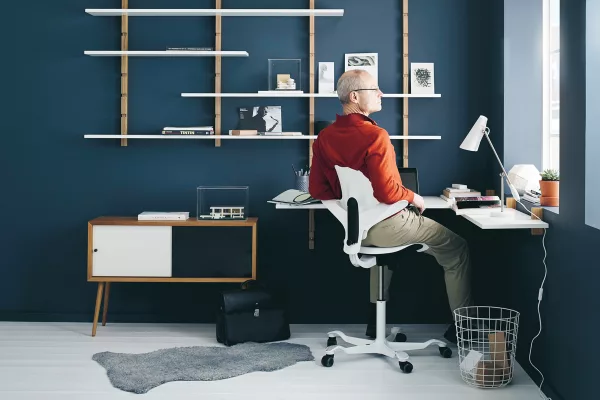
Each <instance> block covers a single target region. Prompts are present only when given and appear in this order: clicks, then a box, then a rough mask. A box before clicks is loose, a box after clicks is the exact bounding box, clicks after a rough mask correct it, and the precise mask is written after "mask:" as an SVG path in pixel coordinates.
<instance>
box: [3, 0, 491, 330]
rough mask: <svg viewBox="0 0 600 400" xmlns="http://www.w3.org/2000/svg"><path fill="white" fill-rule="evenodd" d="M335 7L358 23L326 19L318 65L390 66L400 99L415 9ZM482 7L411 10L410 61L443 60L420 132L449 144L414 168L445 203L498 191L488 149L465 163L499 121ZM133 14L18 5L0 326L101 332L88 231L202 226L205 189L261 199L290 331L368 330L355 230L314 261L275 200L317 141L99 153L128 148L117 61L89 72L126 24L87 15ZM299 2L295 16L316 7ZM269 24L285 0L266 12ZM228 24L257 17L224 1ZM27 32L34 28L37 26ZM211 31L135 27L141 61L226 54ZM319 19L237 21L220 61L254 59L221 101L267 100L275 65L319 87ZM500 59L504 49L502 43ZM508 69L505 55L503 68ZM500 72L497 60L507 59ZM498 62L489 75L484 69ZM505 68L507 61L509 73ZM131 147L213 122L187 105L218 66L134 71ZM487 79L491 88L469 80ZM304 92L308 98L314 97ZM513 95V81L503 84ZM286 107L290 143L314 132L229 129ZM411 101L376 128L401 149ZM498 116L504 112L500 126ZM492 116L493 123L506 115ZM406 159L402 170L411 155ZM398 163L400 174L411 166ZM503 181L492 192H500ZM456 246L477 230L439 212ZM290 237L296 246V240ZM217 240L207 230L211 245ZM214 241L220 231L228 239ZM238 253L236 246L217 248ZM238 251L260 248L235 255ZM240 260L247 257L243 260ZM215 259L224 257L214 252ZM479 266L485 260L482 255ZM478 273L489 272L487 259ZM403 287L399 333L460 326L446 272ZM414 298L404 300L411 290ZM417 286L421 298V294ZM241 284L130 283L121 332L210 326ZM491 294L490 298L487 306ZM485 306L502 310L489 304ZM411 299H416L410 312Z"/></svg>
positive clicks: (326, 114)
mask: <svg viewBox="0 0 600 400" xmlns="http://www.w3.org/2000/svg"><path fill="white" fill-rule="evenodd" d="M317 3H318V6H319V7H320V8H345V10H346V14H345V16H344V17H342V18H317V22H316V61H317V62H319V61H334V62H335V63H336V79H337V77H339V74H340V73H341V72H342V70H343V59H344V53H347V52H378V53H379V55H380V69H379V77H380V86H381V88H382V89H383V91H384V92H401V89H402V86H401V78H402V75H401V74H402V10H401V2H399V1H397V0H378V1H377V2H371V3H369V2H365V1H362V0H351V1H342V0H322V1H321V0H320V1H318V2H317ZM480 3H481V2H477V1H475V0H455V1H447V0H427V1H419V2H411V4H410V10H409V11H410V25H409V28H410V38H409V40H410V48H409V52H410V61H411V62H434V63H435V85H436V90H437V91H438V92H439V93H441V94H442V97H441V98H440V99H415V100H411V101H410V110H409V113H410V133H411V134H420V133H424V134H439V135H442V140H439V141H412V142H410V147H409V155H410V165H411V166H416V167H418V168H419V170H420V178H421V186H422V193H423V194H426V195H436V194H439V193H440V191H441V190H442V189H443V188H444V187H446V186H447V185H448V184H450V183H453V182H457V181H460V182H463V183H468V184H469V185H471V186H473V187H477V188H479V189H481V190H484V189H486V188H489V187H492V186H493V185H495V182H496V179H494V178H493V174H492V173H491V172H492V171H493V168H494V167H493V159H491V158H490V155H491V153H489V149H485V150H484V149H483V147H482V151H481V152H479V153H467V152H461V151H459V149H458V146H459V144H460V142H461V141H462V139H463V137H464V135H465V134H466V132H468V130H469V129H470V127H471V125H472V124H473V122H474V121H475V119H476V118H477V116H478V115H479V114H480V113H487V112H492V113H497V114H498V115H499V116H500V118H496V119H495V120H494V122H492V120H490V123H494V124H501V111H500V112H498V111H497V110H498V105H499V104H500V105H501V101H500V103H498V102H497V101H496V100H494V99H495V96H497V95H498V91H497V90H496V89H497V88H498V87H501V85H496V87H495V88H492V90H490V87H489V85H488V83H489V82H490V79H492V77H493V76H494V74H496V75H497V71H496V68H497V66H498V65H501V60H500V59H499V58H497V56H498V53H497V50H498V49H501V47H500V45H498V46H482V43H485V42H486V40H487V38H489V37H490V36H488V35H492V34H493V33H490V32H489V30H487V29H486V26H487V25H486V23H484V21H488V20H492V18H491V13H492V12H493V11H494V10H493V7H487V6H482V5H481V4H480ZM120 4H121V2H120V1H119V0H89V1H87V2H86V3H85V4H83V3H82V2H81V1H78V0H64V1H60V2H48V1H42V0H39V1H35V2H33V3H32V2H28V3H27V5H25V4H21V3H18V2H12V3H9V4H8V5H6V6H5V8H4V11H5V13H6V15H11V18H9V19H7V21H5V23H4V28H5V29H7V31H8V32H10V31H12V32H18V34H16V35H15V36H14V40H10V41H6V43H5V46H6V47H5V48H6V50H7V52H10V54H14V57H12V59H13V60H14V63H12V64H11V65H13V67H11V68H10V69H9V70H6V71H4V79H3V81H4V82H5V83H4V88H5V93H6V94H7V96H6V99H7V101H6V102H5V105H4V111H5V112H6V117H5V118H3V125H4V140H3V145H2V146H1V147H0V152H1V157H0V164H1V166H2V168H1V171H3V172H2V178H3V179H2V181H3V188H4V190H3V196H0V205H1V208H2V210H4V213H5V214H4V220H3V223H2V224H1V225H0V255H1V256H0V260H1V261H0V263H1V264H0V271H1V279H0V319H18V320H20V319H33V320H73V321H90V320H91V317H92V311H93V304H94V299H95V291H96V285H95V284H92V283H87V282H86V248H87V247H86V245H87V230H86V228H87V225H86V224H87V221H89V220H91V219H93V218H95V217H97V216H101V215H136V214H138V213H139V212H141V211H144V210H160V209H163V210H190V211H192V212H193V213H194V212H195V207H196V206H195V204H196V203H195V202H196V191H195V188H196V186H198V185H208V184H216V185H249V186H250V188H251V189H250V196H251V199H250V211H251V214H252V215H254V216H257V217H259V229H258V232H259V235H258V253H259V256H258V257H259V262H258V274H259V278H260V279H263V280H265V281H266V282H267V283H268V284H271V285H273V286H275V287H278V288H282V289H285V290H287V293H288V299H289V302H290V303H289V304H290V308H289V309H290V313H291V314H290V315H291V319H292V322H305V323H311V322H313V323H319V322H327V323H333V322H358V323H360V322H364V321H365V318H366V310H367V302H368V272H367V271H364V270H359V269H356V268H353V267H352V266H351V265H350V263H349V262H348V259H347V257H346V256H345V255H344V254H343V252H342V249H341V239H340V238H341V235H342V231H341V227H340V226H339V225H338V224H337V222H335V221H334V220H333V218H332V217H331V216H329V215H328V214H327V213H326V212H324V211H322V212H318V213H317V218H316V219H317V221H316V224H317V233H316V235H317V236H316V249H315V250H313V251H310V250H308V244H307V237H308V235H307V227H308V214H307V212H305V211H276V210H275V209H274V208H273V206H272V205H270V204H267V203H266V201H267V200H268V199H270V198H272V197H273V196H274V195H275V194H277V193H279V192H281V191H283V190H285V189H287V188H289V187H291V186H292V185H293V176H292V174H291V171H292V170H291V164H292V163H294V164H296V165H300V164H302V163H305V162H306V161H307V155H308V148H307V143H306V142H305V141H293V140H292V141H288V140H285V141H283V140H282V141H276V140H269V141H254V140H248V141H223V143H222V147H220V148H215V147H214V146H213V143H211V142H210V141H180V140H172V141H169V140H148V141H143V140H138V141H134V140H130V141H129V146H127V147H121V146H119V143H118V141H116V140H115V141H111V140H86V139H84V138H83V135H84V134H89V133H95V134H116V133H119V123H120V118H119V114H120V103H119V93H120V67H119V65H120V60H119V58H116V57H115V58H111V57H108V58H98V57H88V56H84V55H83V52H84V50H116V49H119V48H120V18H118V17H114V18H113V17H92V16H89V15H87V14H85V13H84V8H120ZM307 4H308V2H307V1H303V0H294V1H287V2H285V7H289V8H305V7H306V6H307ZM252 6H253V7H257V8H279V7H283V6H284V5H283V4H282V2H281V1H275V0H261V1H258V2H254V3H253V4H252ZM130 7H131V8H154V7H156V8H173V7H177V8H212V7H213V2H212V1H209V0H178V1H177V2H173V1H167V0H162V1H159V0H152V1H150V0H148V1H143V2H142V1H140V0H132V1H130ZM224 7H226V8H246V7H248V4H247V2H245V1H241V0H238V1H233V0H225V1H224ZM24 24H25V25H26V26H27V29H25V30H24V29H23V26H25V25H24ZM214 24H215V23H214V18H191V17H190V18H187V17H186V18H164V17H161V18H141V17H138V18H135V17H131V18H130V35H129V39H130V42H129V44H130V49H131V50H141V49H154V50H161V49H164V48H165V47H167V46H212V45H213V44H214ZM308 24H309V23H308V18H290V17H287V18H279V19H277V18H230V19H227V18H226V19H224V20H223V32H224V33H223V48H224V49H226V50H247V51H249V53H250V57H248V58H227V59H223V90H224V91H226V92H230V91H235V92H253V91H257V90H259V89H265V88H266V84H267V59H268V58H288V57H289V58H302V60H303V64H302V67H303V71H304V73H305V75H304V77H305V78H306V79H307V78H308V75H307V73H308V65H307V62H308V51H309V45H308V43H309V36H308ZM498 43H500V42H498ZM500 56H501V53H500ZM494 57H495V58H494ZM480 60H488V62H489V63H490V65H491V67H490V68H479V67H474V61H480ZM494 60H495V61H494ZM129 63H130V64H129V68H130V81H129V83H130V85H129V132H130V133H131V134H158V133H159V132H160V129H161V128H162V127H163V126H167V125H196V124H202V125H204V124H208V125H212V124H213V121H214V119H213V113H214V101H213V99H210V98H209V99H189V98H182V97H181V96H180V94H181V93H182V92H213V91H214V86H213V73H214V59H212V58H206V59H201V58H130V59H129ZM473 74H475V76H477V77H478V79H476V80H474V79H471V76H472V75H473ZM306 79H304V80H303V82H304V84H303V86H304V88H303V89H305V90H307V89H308V82H307V80H306ZM497 82H499V81H497ZM268 104H274V105H281V106H282V107H283V124H284V126H285V129H286V130H302V131H306V130H307V126H308V124H307V117H308V100H306V99H255V100H253V99H224V100H223V129H224V130H227V129H231V128H232V127H234V125H235V121H236V118H237V117H236V109H237V107H240V106H253V105H268ZM316 104H317V105H316V117H317V119H333V118H335V113H336V112H340V107H339V106H338V104H337V102H336V100H335V99H317V101H316ZM401 108H402V101H401V100H397V99H386V100H385V101H384V110H383V111H382V112H380V113H378V114H375V115H373V117H374V118H376V119H377V120H378V121H379V122H380V124H381V125H382V126H383V127H385V128H386V129H387V130H388V131H389V133H390V134H401V126H402V125H401V124H402V117H401ZM490 110H492V111H490ZM494 110H495V111H494ZM398 146H399V147H398V149H397V153H398V155H400V154H401V147H400V146H401V143H400V142H399V143H398ZM399 162H400V161H399ZM490 177H492V179H490ZM429 216H430V217H432V218H436V219H439V220H441V221H445V223H447V224H448V225H449V226H451V227H452V228H453V229H455V230H456V231H457V232H459V233H464V234H465V235H466V236H467V237H469V238H472V239H473V240H475V242H474V243H475V244H477V242H476V240H478V239H477V236H478V235H480V232H478V231H477V230H476V229H473V227H472V226H470V225H469V224H468V223H466V222H465V221H464V220H462V219H458V218H456V217H453V216H450V215H449V213H447V212H446V213H445V214H444V212H439V211H438V212H436V211H430V214H429ZM284 232H285V233H284ZM211 233H212V231H208V230H206V231H204V232H203V233H202V234H203V235H210V234H211ZM216 234H217V233H215V235H216ZM219 234H221V235H222V236H221V237H222V240H223V242H225V243H226V241H227V240H228V237H227V234H226V233H222V232H221V233H219ZM231 242H232V243H231V246H232V250H231V252H232V253H234V252H235V251H236V249H240V248H242V249H243V248H245V247H244V246H245V244H242V243H237V242H235V241H231ZM238 246H239V247H238ZM210 251H211V248H207V247H203V246H202V243H201V242H200V244H199V245H198V248H197V251H196V252H195V257H194V256H190V257H188V260H187V261H189V263H190V264H192V265H194V264H198V265H199V266H201V264H202V261H203V257H204V256H205V255H206V254H209V253H210ZM213 256H214V254H213ZM481 257H483V258H485V257H486V256H485V255H482V256H481ZM476 260H477V258H476ZM414 262H415V263H416V264H415V265H418V268H413V267H414V266H413V265H411V268H407V269H406V270H404V271H403V272H402V274H401V275H400V278H401V279H397V280H395V282H394V283H393V285H394V288H393V290H395V291H398V290H400V289H402V290H403V291H404V292H403V296H404V297H403V296H396V298H395V300H393V302H395V303H394V304H392V306H391V308H392V315H393V318H395V319H397V320H401V321H402V322H407V323H408V322H440V321H448V320H449V316H450V313H449V310H448V305H447V301H446V297H445V291H444V283H443V277H442V273H441V271H440V269H439V268H438V267H437V265H436V264H435V260H433V258H431V257H426V256H422V257H419V258H416V259H415V261H414ZM401 280H404V282H405V283H406V282H411V283H410V285H406V284H405V285H404V287H403V288H401V285H402V281H401ZM407 286H408V287H407ZM227 287H231V285H220V284H134V283H128V284H115V285H113V288H112V290H111V301H110V314H109V315H110V319H111V320H113V321H117V320H124V321H141V320H145V321H212V318H213V314H212V312H213V307H214V301H215V295H216V294H217V293H218V291H219V290H221V289H223V288H227ZM484 292H486V291H484ZM485 294H486V295H488V296H489V295H490V294H489V293H488V292H486V293H485ZM407 298H410V299H411V301H408V302H407V301H406V299H407Z"/></svg>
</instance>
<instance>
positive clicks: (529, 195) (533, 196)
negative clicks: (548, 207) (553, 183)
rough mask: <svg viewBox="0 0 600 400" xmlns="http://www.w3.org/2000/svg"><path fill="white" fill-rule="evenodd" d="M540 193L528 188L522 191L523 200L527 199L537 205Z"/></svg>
mask: <svg viewBox="0 0 600 400" xmlns="http://www.w3.org/2000/svg"><path fill="white" fill-rule="evenodd" d="M541 195H542V193H540V192H538V191H537V190H528V191H526V192H525V193H523V200H527V201H528V202H530V203H532V204H533V205H536V206H539V205H540V197H541Z"/></svg>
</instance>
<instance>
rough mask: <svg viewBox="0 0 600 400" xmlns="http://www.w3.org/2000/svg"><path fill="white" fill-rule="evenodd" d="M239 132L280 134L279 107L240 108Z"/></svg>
mask: <svg viewBox="0 0 600 400" xmlns="http://www.w3.org/2000/svg"><path fill="white" fill-rule="evenodd" d="M238 129H239V130H249V131H252V130H255V131H257V132H258V133H259V134H260V133H266V132H268V133H281V132H282V123H281V106H259V107H252V108H247V107H242V108H240V109H239V121H238Z"/></svg>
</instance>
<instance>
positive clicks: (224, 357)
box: [92, 342, 314, 394]
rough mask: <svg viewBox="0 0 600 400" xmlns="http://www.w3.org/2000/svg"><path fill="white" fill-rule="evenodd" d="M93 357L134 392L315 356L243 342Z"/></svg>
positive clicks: (117, 383)
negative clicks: (227, 345)
mask: <svg viewBox="0 0 600 400" xmlns="http://www.w3.org/2000/svg"><path fill="white" fill-rule="evenodd" d="M92 360H94V361H96V362H97V363H98V364H100V365H101V366H103V367H104V368H105V369H106V372H107V375H108V379H109V380H110V382H111V384H112V385H113V386H114V387H116V388H118V389H121V390H124V391H127V392H133V393H138V394H142V393H147V392H148V391H149V390H151V389H153V388H155V387H157V386H160V385H162V384H163V383H167V382H173V381H214V380H220V379H227V378H232V377H235V376H239V375H243V374H247V373H249V372H255V371H265V372H270V371H276V370H279V369H282V368H285V367H289V366H291V365H294V364H296V363H297V362H300V361H312V360H314V357H313V355H312V353H311V351H310V349H309V348H308V347H307V346H305V345H300V344H293V343H285V342H277V343H241V344H237V345H235V346H231V347H204V346H194V347H175V348H170V349H161V350H156V351H153V352H150V353H141V354H125V353H113V352H110V351H105V352H102V353H96V354H94V356H93V357H92Z"/></svg>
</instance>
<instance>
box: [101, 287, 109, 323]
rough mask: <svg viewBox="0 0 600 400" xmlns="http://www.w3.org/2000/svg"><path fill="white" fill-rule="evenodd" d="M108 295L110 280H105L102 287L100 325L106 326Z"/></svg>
mask: <svg viewBox="0 0 600 400" xmlns="http://www.w3.org/2000/svg"><path fill="white" fill-rule="evenodd" d="M109 295H110V282H106V287H105V288H104V304H102V326H106V314H108V296H109Z"/></svg>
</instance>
